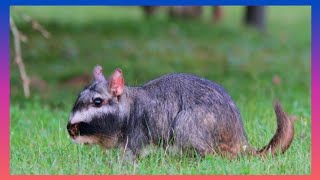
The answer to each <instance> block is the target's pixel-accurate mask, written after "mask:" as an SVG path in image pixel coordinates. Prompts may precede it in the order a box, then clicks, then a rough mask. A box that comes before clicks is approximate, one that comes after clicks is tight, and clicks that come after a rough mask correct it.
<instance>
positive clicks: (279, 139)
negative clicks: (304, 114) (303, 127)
mask: <svg viewBox="0 0 320 180" xmlns="http://www.w3.org/2000/svg"><path fill="white" fill-rule="evenodd" d="M274 111H275V113H276V116H277V124H278V127H277V131H276V133H275V135H274V136H273V137H272V139H271V140H270V142H269V144H268V145H266V146H265V147H263V148H262V149H260V150H258V151H256V153H255V154H257V155H259V156H266V155H268V154H269V153H270V154H271V155H277V154H278V153H284V152H285V151H286V150H287V149H288V148H289V147H290V145H291V142H292V140H293V137H294V126H293V121H294V120H293V119H292V118H290V117H289V116H288V115H287V114H286V113H285V112H284V111H283V108H282V107H281V105H280V103H279V102H278V101H275V102H274Z"/></svg>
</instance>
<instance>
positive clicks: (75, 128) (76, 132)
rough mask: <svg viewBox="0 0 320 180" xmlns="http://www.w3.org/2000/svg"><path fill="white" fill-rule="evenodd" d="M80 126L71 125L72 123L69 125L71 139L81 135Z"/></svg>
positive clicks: (76, 124)
mask: <svg viewBox="0 0 320 180" xmlns="http://www.w3.org/2000/svg"><path fill="white" fill-rule="evenodd" d="M78 127H79V124H78V123H75V124H71V123H70V122H69V123H68V125H67V130H68V133H69V135H70V136H71V137H75V136H77V135H79V128H78Z"/></svg>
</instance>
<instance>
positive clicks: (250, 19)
mask: <svg viewBox="0 0 320 180" xmlns="http://www.w3.org/2000/svg"><path fill="white" fill-rule="evenodd" d="M244 21H245V24H247V25H249V26H253V27H255V28H257V29H258V30H260V31H265V30H266V7H265V6H247V7H246V10H245V19H244Z"/></svg>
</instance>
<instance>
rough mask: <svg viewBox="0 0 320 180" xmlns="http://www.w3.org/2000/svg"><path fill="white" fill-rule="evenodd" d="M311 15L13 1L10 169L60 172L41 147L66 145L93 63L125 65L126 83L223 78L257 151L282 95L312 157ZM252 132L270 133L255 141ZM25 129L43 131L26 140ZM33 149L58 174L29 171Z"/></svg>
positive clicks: (287, 10) (300, 10)
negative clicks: (179, 76)
mask: <svg viewBox="0 0 320 180" xmlns="http://www.w3.org/2000/svg"><path fill="white" fill-rule="evenodd" d="M310 17H311V8H310V7H294V6H290V7H287V6H279V7H275V6H272V7H269V6H268V7H258V8H257V7H244V6H236V7H235V6H219V7H210V6H204V7H200V8H199V7H193V8H190V7H175V8H173V7H139V6H133V7H116V6H115V7H94V6H90V7H84V6H79V7H70V6H69V7H61V6H60V7H42V6H36V7H12V8H11V21H12V23H11V30H12V34H11V53H10V54H11V61H10V62H11V63H10V93H11V96H10V98H11V105H10V107H11V136H10V137H11V159H12V161H11V162H12V163H11V169H13V170H12V172H13V173H23V172H33V173H40V172H42V173H52V172H60V171H58V170H59V166H57V165H55V164H54V165H52V164H53V162H55V163H56V162H59V158H58V160H57V157H48V156H46V155H45V154H48V153H49V154H50V153H51V152H52V151H54V148H53V149H52V148H51V149H48V148H45V146H46V147H52V146H53V147H56V149H55V150H57V151H58V150H59V152H60V151H61V149H62V147H65V145H67V144H68V143H69V139H68V137H67V133H66V130H65V125H66V123H67V121H68V115H69V112H70V110H71V108H72V105H73V103H74V101H75V99H76V97H77V95H78V93H79V92H80V91H81V89H83V87H84V86H85V85H86V84H88V83H89V82H90V81H91V80H92V77H91V73H92V69H93V67H94V66H95V65H96V64H99V65H101V66H103V68H104V73H105V75H109V74H110V73H111V72H112V71H113V70H114V69H115V68H117V67H119V68H121V69H122V70H123V73H124V77H125V82H126V84H127V85H130V86H138V85H143V84H144V83H146V82H147V81H149V80H152V79H154V78H157V77H159V76H161V75H164V74H166V73H172V72H185V73H192V74H196V75H199V76H202V77H204V78H207V79H210V80H212V81H215V82H217V83H219V84H221V85H222V86H224V87H225V89H226V90H228V91H229V93H230V94H231V96H232V97H233V98H234V100H235V102H236V104H237V105H238V106H239V108H240V111H241V113H242V115H243V119H244V121H245V122H244V126H245V129H246V131H247V132H248V134H249V138H250V142H252V143H253V144H255V145H257V146H259V147H261V146H262V145H264V144H266V142H264V141H261V139H263V140H265V139H269V136H271V135H272V134H273V133H274V126H275V121H274V120H269V119H271V118H269V117H274V116H273V110H272V100H273V99H275V98H278V99H279V100H280V101H281V102H282V103H283V105H284V107H285V109H286V111H288V112H290V114H292V115H294V116H295V117H296V119H299V121H297V131H298V134H299V135H298V136H297V139H298V140H296V143H299V142H301V144H300V145H301V146H302V147H304V148H303V151H304V152H305V153H306V155H305V156H303V157H300V158H301V159H300V160H301V162H305V161H307V160H310V159H308V158H310V92H311V88H310V87H311V86H310V62H311V60H310V53H311V18H310ZM15 29H16V31H14V30H15ZM14 32H16V33H14ZM17 32H18V33H17ZM15 34H18V36H19V37H18V38H17V37H16V41H15V37H14V35H15ZM18 41H19V42H20V43H21V59H22V61H20V60H19V58H18V63H17V56H16V55H17V52H15V50H16V49H17V45H16V43H17V42H18ZM21 70H22V71H24V70H25V72H22V74H24V75H23V78H21ZM23 79H24V80H23ZM27 87H30V91H29V93H28V92H27V94H26V88H27ZM28 94H29V95H28ZM26 95H27V96H26ZM264 119H266V120H264ZM249 120H250V121H253V122H255V124H250V123H246V121H249ZM257 123H261V125H260V124H259V125H257ZM265 124H267V125H268V126H270V128H264V126H265ZM26 127H27V128H26ZM255 129H258V130H257V131H259V133H260V134H261V136H263V137H264V138H262V137H259V136H257V137H254V136H253V135H252V134H255V135H257V134H259V133H258V132H255ZM269 130H270V131H269ZM29 133H30V134H37V136H39V137H37V138H34V137H29V138H26V134H29ZM55 135H56V136H55ZM264 135H266V136H264ZM267 137H268V138H267ZM39 138H42V139H41V140H39ZM39 141H41V142H44V144H41V143H40V146H41V145H43V149H41V148H42V147H41V148H40V147H39V144H38V143H39ZM303 143H305V144H303ZM25 144H28V146H27V147H24V148H21V147H22V146H24V145H25ZM37 148H39V149H38V150H37ZM40 149H41V150H40ZM30 153H31V154H33V156H31V157H33V158H35V157H38V160H39V162H43V161H42V160H43V159H45V161H46V162H49V163H48V164H49V165H47V164H42V167H46V166H48V167H49V166H50V167H51V168H52V167H53V168H56V169H55V170H56V171H52V172H51V171H48V170H47V171H45V170H43V171H42V170H39V169H34V167H30V162H29V161H27V160H25V159H24V157H25V156H26V154H30ZM51 154H52V153H51ZM39 157H40V158H39ZM29 158H30V156H29ZM27 159H28V158H27ZM60 160H61V159H60ZM61 161H63V160H61ZM28 162H29V163H28ZM297 162H298V164H299V162H300V161H297ZM298 164H297V169H293V170H292V172H298V173H308V172H310V163H309V165H308V163H307V165H306V167H304V168H303V169H299V167H298V166H299V165H298ZM28 165H29V166H28ZM24 166H25V167H24ZM274 170H275V172H278V170H279V169H278V168H275V169H274ZM280 171H281V172H282V170H281V168H280ZM61 172H64V171H62V170H61ZM258 172H259V171H258ZM262 172H264V171H262ZM283 172H284V173H288V172H289V170H283ZM290 172H291V171H290Z"/></svg>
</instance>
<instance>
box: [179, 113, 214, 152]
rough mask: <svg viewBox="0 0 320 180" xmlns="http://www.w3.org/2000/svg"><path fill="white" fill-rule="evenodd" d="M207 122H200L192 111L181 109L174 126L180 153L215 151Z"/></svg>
mask: <svg viewBox="0 0 320 180" xmlns="http://www.w3.org/2000/svg"><path fill="white" fill-rule="evenodd" d="M204 126H205V124H203V123H201V122H199V120H197V117H195V116H194V115H193V114H192V111H190V110H188V111H181V112H180V113H179V114H178V116H177V118H176V120H175V126H174V132H173V133H174V139H175V141H174V146H175V147H176V148H177V149H178V152H179V151H180V153H192V151H194V150H195V151H196V152H197V153H199V154H200V155H201V156H205V155H206V154H208V153H214V154H215V150H214V144H213V142H212V141H211V137H210V134H209V133H208V130H207V129H208V128H206V127H204Z"/></svg>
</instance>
